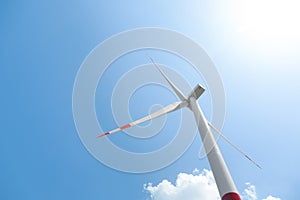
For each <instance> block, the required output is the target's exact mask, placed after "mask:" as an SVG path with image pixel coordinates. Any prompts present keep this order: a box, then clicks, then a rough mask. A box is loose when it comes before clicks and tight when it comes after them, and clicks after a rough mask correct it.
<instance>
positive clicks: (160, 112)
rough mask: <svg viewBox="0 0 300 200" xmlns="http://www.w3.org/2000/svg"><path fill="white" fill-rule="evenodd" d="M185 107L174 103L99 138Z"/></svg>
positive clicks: (180, 103)
mask: <svg viewBox="0 0 300 200" xmlns="http://www.w3.org/2000/svg"><path fill="white" fill-rule="evenodd" d="M183 106H185V104H183V103H182V102H180V101H178V102H175V103H172V104H170V105H168V106H166V107H164V108H162V109H160V110H158V111H156V112H154V113H152V114H150V115H148V116H146V117H143V118H141V119H138V120H136V121H134V122H131V123H129V124H126V125H124V126H121V127H119V128H116V129H114V130H112V131H109V132H106V133H104V134H102V135H99V136H98V137H97V138H101V137H103V136H107V135H110V134H113V133H116V132H119V131H122V130H124V129H127V128H129V127H132V126H135V125H138V124H141V123H143V122H146V121H149V120H151V119H154V118H157V117H160V116H162V115H164V114H167V113H170V112H173V111H175V110H178V109H180V108H182V107H183Z"/></svg>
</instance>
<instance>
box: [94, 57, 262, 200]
mask: <svg viewBox="0 0 300 200" xmlns="http://www.w3.org/2000/svg"><path fill="white" fill-rule="evenodd" d="M150 59H151V61H152V63H153V64H154V65H155V66H156V68H157V69H158V70H159V72H160V73H161V75H162V76H163V77H164V79H165V80H166V81H167V82H168V84H169V85H170V86H171V88H172V89H173V90H174V92H175V93H176V95H177V96H178V98H179V99H180V101H177V102H174V103H172V104H170V105H168V106H166V107H164V108H162V109H161V110H158V111H156V112H154V113H152V114H150V115H148V116H146V117H144V118H141V119H138V120H136V121H134V122H131V123H129V124H126V125H124V126H121V127H119V128H116V129H114V130H112V131H109V132H106V133H104V134H102V135H99V136H98V137H97V138H101V137H103V136H107V135H110V134H113V133H116V132H119V131H122V130H124V129H127V128H130V127H132V126H135V125H138V124H141V123H143V122H146V121H148V120H151V119H154V118H157V117H159V116H162V115H165V114H167V113H170V112H173V111H176V110H179V109H181V108H185V107H187V108H189V109H190V110H191V111H192V112H193V113H194V117H195V120H196V124H197V126H198V130H199V132H200V136H201V139H202V142H203V145H204V149H205V151H206V154H207V158H208V161H209V164H210V167H211V169H212V172H213V175H214V178H215V181H216V184H217V187H218V191H219V194H220V197H221V198H222V200H240V199H241V198H240V196H239V194H238V191H237V189H236V186H235V184H234V182H233V179H232V177H231V175H230V173H229V170H228V168H227V166H226V163H225V161H224V159H223V157H222V154H221V151H220V149H219V147H218V145H217V143H216V140H215V138H214V135H213V134H212V132H211V129H210V128H212V129H213V130H214V131H215V132H216V133H217V134H219V135H220V136H221V137H222V138H224V139H225V141H226V142H228V143H229V144H230V145H232V146H233V147H234V148H235V149H236V150H237V151H239V152H240V153H241V154H243V155H244V156H245V157H246V158H247V159H249V160H250V161H251V162H253V163H254V164H255V165H256V166H257V167H259V168H261V167H260V166H259V165H258V164H257V163H255V162H254V161H253V160H252V159H251V158H250V157H249V156H247V155H246V154H245V153H243V152H242V151H241V150H240V149H239V148H238V147H237V146H235V145H234V144H233V143H231V142H230V141H229V140H228V139H227V138H226V137H225V136H224V135H223V134H222V133H221V132H220V131H219V130H218V129H216V128H215V127H214V126H213V125H212V124H211V123H210V122H208V121H207V120H206V118H205V116H204V114H203V112H202V110H201V108H200V106H199V104H198V103H197V99H198V98H199V97H200V96H201V95H202V94H203V93H204V91H205V89H204V88H203V87H202V86H201V85H200V84H197V85H196V87H195V88H194V89H193V91H192V92H191V93H190V94H189V95H188V97H187V98H186V97H185V96H184V95H183V93H182V92H181V91H180V90H179V89H178V88H177V87H176V85H175V84H174V83H173V82H172V81H171V80H170V79H169V78H168V77H167V76H166V75H165V73H164V72H163V71H162V70H161V69H160V67H159V66H158V65H157V64H156V63H155V62H154V60H153V59H152V58H151V57H150ZM204 141H205V142H204Z"/></svg>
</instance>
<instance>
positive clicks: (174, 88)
mask: <svg viewBox="0 0 300 200" xmlns="http://www.w3.org/2000/svg"><path fill="white" fill-rule="evenodd" d="M149 58H150V60H151V62H152V63H153V64H154V65H155V67H156V68H157V69H158V70H159V72H160V73H161V75H162V76H163V77H164V78H165V79H166V81H167V82H168V83H169V85H170V86H171V87H172V89H173V90H174V92H175V93H176V95H177V96H178V97H179V99H180V100H181V101H184V100H186V98H185V96H184V95H183V94H182V92H181V91H180V90H179V89H178V88H177V87H176V85H175V84H174V83H173V82H172V81H171V80H170V79H169V78H168V77H167V75H165V73H164V72H163V71H162V70H161V69H160V67H159V66H158V65H157V64H156V63H155V62H154V60H153V59H152V58H151V57H149Z"/></svg>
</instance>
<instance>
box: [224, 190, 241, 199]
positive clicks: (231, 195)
mask: <svg viewBox="0 0 300 200" xmlns="http://www.w3.org/2000/svg"><path fill="white" fill-rule="evenodd" d="M222 200H241V198H240V196H239V195H238V194H237V193H235V192H229V193H227V194H225V195H224V196H223V197H222Z"/></svg>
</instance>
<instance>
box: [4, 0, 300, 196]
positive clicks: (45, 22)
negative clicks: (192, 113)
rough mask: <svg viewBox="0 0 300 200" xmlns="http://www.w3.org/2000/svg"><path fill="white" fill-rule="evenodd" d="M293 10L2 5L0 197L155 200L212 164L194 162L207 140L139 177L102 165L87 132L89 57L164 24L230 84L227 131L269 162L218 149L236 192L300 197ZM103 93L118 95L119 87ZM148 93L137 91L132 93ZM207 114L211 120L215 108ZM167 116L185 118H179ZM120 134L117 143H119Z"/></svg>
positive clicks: (199, 4) (291, 6)
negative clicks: (84, 83) (77, 89)
mask: <svg viewBox="0 0 300 200" xmlns="http://www.w3.org/2000/svg"><path fill="white" fill-rule="evenodd" d="M296 8H299V5H298V4H297V3H296V2H295V1H286V2H284V3H283V2H280V1H275V2H273V3H272V2H271V1H265V2H264V3H259V1H253V2H252V3H249V2H248V3H241V2H237V1H233V0H232V1H227V2H226V4H225V3H220V2H217V1H209V2H208V1H206V2H204V1H185V3H183V2H180V1H165V2H161V1H156V0H155V1H123V2H120V1H110V2H104V1H63V2H62V1H55V0H54V1H48V2H46V1H26V2H25V1H24V2H17V1H2V2H1V6H0V26H1V29H0V35H1V36H0V44H1V48H0V51H1V53H0V57H1V73H0V76H1V79H0V81H1V84H0V85H1V86H0V87H1V91H2V96H1V97H2V98H1V103H2V104H1V105H2V106H1V110H2V115H1V140H0V155H1V158H2V162H1V165H0V174H1V176H0V177H1V178H0V188H1V189H0V191H1V192H0V198H1V199H74V200H75V199H146V198H147V197H148V196H149V194H148V193H147V192H146V191H144V188H143V185H144V184H145V183H148V182H152V183H153V184H158V183H159V182H161V181H162V180H163V179H168V180H170V181H171V182H174V181H175V179H176V177H177V175H178V174H179V173H181V172H184V173H192V171H193V170H194V169H195V168H198V169H201V170H202V169H204V168H209V165H208V163H207V160H206V159H204V160H199V159H198V158H197V155H198V151H199V147H200V146H201V142H200V139H199V137H197V138H196V140H195V141H194V143H193V144H192V145H191V147H190V148H189V149H188V150H187V151H186V152H185V154H184V155H183V156H182V157H181V158H180V159H179V160H177V161H176V162H175V163H173V164H172V165H170V166H168V167H166V168H164V169H162V170H159V171H156V172H152V173H146V174H138V175H137V174H129V173H123V172H119V171H116V170H113V169H110V168H108V167H106V166H105V165H103V164H101V163H100V162H99V161H97V160H96V159H95V158H93V157H92V156H91V155H90V154H89V153H88V151H87V150H86V149H85V147H84V146H83V145H82V143H81V141H80V139H79V137H78V134H77V131H76V128H75V125H74V121H73V115H72V90H73V83H74V80H75V77H76V73H77V71H78V69H79V67H80V65H81V63H82V62H83V60H84V58H85V57H86V56H87V55H88V53H89V52H90V51H91V50H92V49H93V48H94V47H95V46H96V45H98V44H99V43H100V42H102V41H104V40H105V39H107V38H108V37H110V36H111V35H114V34H117V33H119V32H121V31H125V30H128V29H132V28H138V27H162V28H168V29H172V30H175V31H179V32H181V33H183V34H185V35H187V36H189V37H191V38H193V39H194V40H195V41H196V42H198V43H199V44H200V45H201V46H202V47H203V48H204V49H205V50H206V52H207V53H208V55H209V56H210V57H211V59H212V60H213V61H214V63H215V65H216V67H217V69H218V71H219V73H220V75H221V77H222V80H223V84H224V87H225V92H226V111H227V113H226V120H225V126H224V129H223V132H224V134H226V136H227V137H228V138H230V139H231V140H232V141H233V142H234V143H235V144H238V146H240V147H241V148H242V149H243V150H244V151H245V152H248V153H249V154H250V155H251V156H252V157H253V158H255V159H256V160H257V161H258V162H259V163H260V164H261V165H262V166H263V170H259V169H257V168H255V167H254V166H253V165H252V164H251V163H249V162H248V161H247V160H245V159H244V158H243V157H242V156H240V155H239V154H238V153H237V152H236V151H234V150H233V149H232V148H231V147H230V146H228V145H227V144H226V143H224V142H223V141H220V142H219V144H220V148H221V149H222V152H223V153H224V158H225V159H226V162H227V163H228V167H229V169H230V171H231V173H232V176H233V178H234V180H235V182H236V185H237V187H238V189H239V191H243V190H244V188H245V187H246V186H245V183H246V182H251V183H252V184H254V185H255V186H256V190H257V194H258V197H259V199H262V198H265V197H266V196H268V195H273V196H276V197H280V198H281V199H296V191H297V189H296V188H298V187H297V186H298V185H299V180H300V176H299V173H298V169H297V168H298V167H297V166H299V164H300V163H299V160H300V159H299V154H298V151H297V147H298V146H299V145H298V142H299V140H300V136H299V132H300V128H299V126H298V124H299V116H298V115H299V112H300V105H299V99H300V96H299V88H300V82H299V78H298V75H299V72H300V69H299V65H300V56H299V52H300V51H299V50H300V39H299V38H300V27H299V24H297V23H296V22H297V20H296V19H299V14H297V12H296V11H297V9H296ZM137 56H138V55H137ZM143 59H144V58H143ZM145 60H146V59H145ZM169 63H172V61H169ZM126 69H127V68H126ZM128 69H130V67H129V66H128ZM112 74H114V73H112ZM116 74H117V73H116ZM116 76H119V75H118V74H117V75H116ZM115 78H116V77H115ZM199 81H200V82H201V81H202V80H199ZM196 82H197V80H191V84H195V83H196ZM102 87H104V91H105V92H107V93H108V94H109V91H110V87H111V86H110V85H102ZM154 89H155V88H150V90H149V91H152V92H153V90H154ZM140 92H142V91H140ZM159 92H160V93H161V95H159V94H158V95H157V96H156V98H158V100H159V98H161V100H164V102H163V103H166V104H167V103H168V102H167V101H168V100H170V102H172V101H173V100H175V97H174V96H172V94H170V96H168V95H167V93H165V92H164V91H163V90H162V89H160V90H159ZM99 95H100V96H99ZM142 97H143V96H142V93H136V97H135V98H137V99H141V98H142ZM163 97H165V98H163ZM96 98H101V94H97V95H96ZM199 102H200V104H201V100H200V101H199ZM150 103H151V101H149V102H147V105H146V106H149V105H148V104H150ZM204 105H206V104H205V102H204ZM139 106H141V105H139ZM133 108H134V106H132V107H131V108H130V109H132V110H133V114H136V116H137V117H140V116H141V115H142V114H141V113H135V112H136V111H134V109H133ZM141 108H142V107H141ZM142 109H145V111H147V109H148V108H146V107H144V108H142ZM108 111H109V110H108ZM108 111H107V112H108ZM204 111H205V114H206V115H209V113H207V112H209V109H208V108H206V107H205V108H204ZM107 114H108V116H111V113H107ZM98 117H99V118H100V119H101V116H100V115H99V116H98ZM170 120H176V114H172V116H171V117H170ZM107 121H109V123H108V124H103V127H105V128H107V129H111V128H114V125H115V124H114V122H113V119H107ZM163 131H164V132H165V131H166V130H163ZM115 136H116V135H115ZM115 136H114V137H112V140H113V141H115V142H117V137H115ZM120 138H121V137H120ZM162 142H164V141H162ZM130 144H131V143H129V144H128V148H132V146H131V145H130ZM134 144H136V143H135V142H132V145H134ZM120 145H122V144H120ZM158 145H159V144H158ZM141 148H142V147H141ZM136 150H137V151H138V150H139V149H136Z"/></svg>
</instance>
